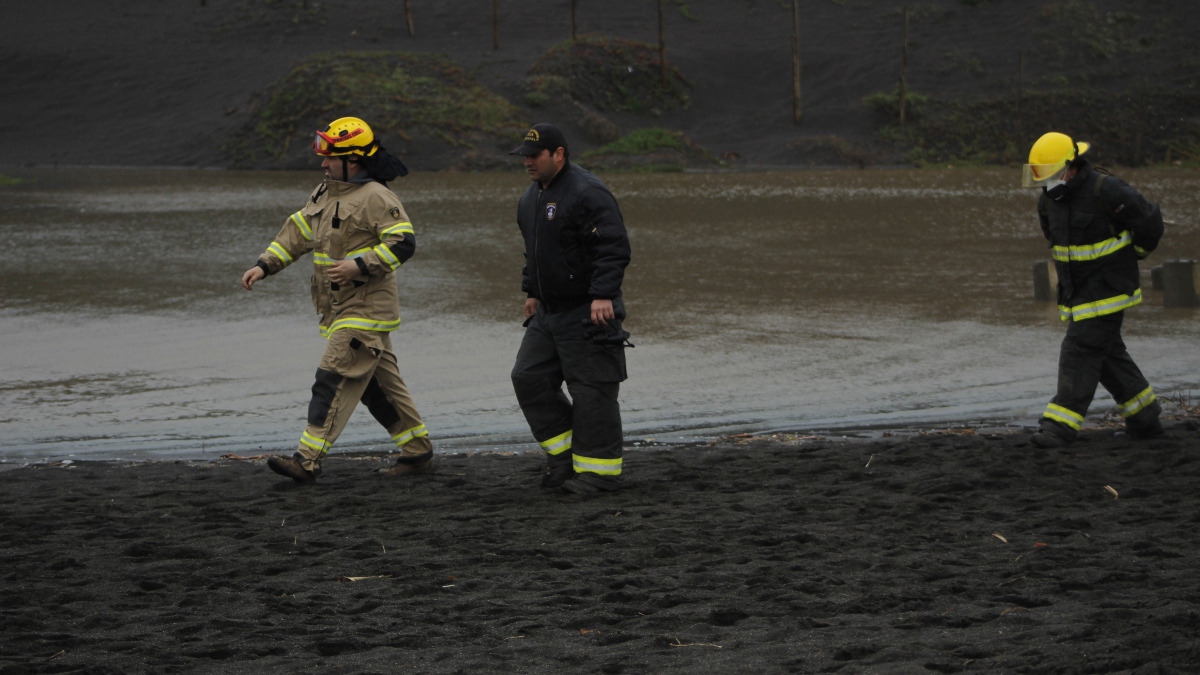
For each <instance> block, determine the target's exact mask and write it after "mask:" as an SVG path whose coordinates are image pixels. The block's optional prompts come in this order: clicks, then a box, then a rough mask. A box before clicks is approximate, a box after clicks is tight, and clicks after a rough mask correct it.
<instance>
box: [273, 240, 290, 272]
mask: <svg viewBox="0 0 1200 675" xmlns="http://www.w3.org/2000/svg"><path fill="white" fill-rule="evenodd" d="M267 252H268V253H270V254H272V255H274V256H275V257H276V258H279V262H281V263H283V266H284V267H287V266H288V265H291V264H292V261H293V258H292V256H290V255H288V252H287V249H285V248H284V247H283V244H280V243H279V242H277V241H273V242H271V245H270V246H268V247H267Z"/></svg>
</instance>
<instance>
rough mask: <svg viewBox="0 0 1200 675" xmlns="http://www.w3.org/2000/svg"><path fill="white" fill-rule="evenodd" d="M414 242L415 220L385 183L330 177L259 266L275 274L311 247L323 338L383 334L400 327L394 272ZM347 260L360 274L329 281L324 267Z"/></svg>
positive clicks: (315, 302)
mask: <svg viewBox="0 0 1200 675" xmlns="http://www.w3.org/2000/svg"><path fill="white" fill-rule="evenodd" d="M415 242H416V239H415V236H414V234H413V227H412V223H410V222H409V221H408V216H407V215H406V214H405V213H404V207H403V206H402V205H401V204H400V199H399V198H397V197H396V194H395V193H394V192H392V191H391V190H389V189H388V188H387V186H385V185H382V184H380V183H378V182H376V181H370V182H363V183H345V182H342V181H336V180H332V179H327V180H326V181H325V182H323V183H321V185H320V186H319V187H318V188H317V189H316V190H314V191H313V193H312V196H311V197H310V198H309V200H308V203H307V204H305V205H304V208H302V209H300V210H299V211H297V212H296V213H293V214H292V215H291V216H290V217H289V218H288V219H287V221H286V222H284V224H283V227H282V228H281V229H280V230H279V234H277V235H276V236H275V241H273V242H271V245H270V246H268V247H267V250H266V251H265V252H264V253H263V254H262V255H261V256H259V258H258V260H259V262H258V266H259V267H264V271H265V272H266V273H267V274H276V273H278V272H279V271H280V270H282V269H283V268H285V267H287V266H288V265H290V264H292V263H293V262H295V261H296V260H299V259H300V256H302V255H304V254H305V253H312V255H313V275H312V300H313V307H314V308H315V309H316V310H317V315H318V317H319V322H320V326H321V335H322V336H324V337H326V338H328V337H329V336H330V335H332V334H333V332H334V331H337V330H341V329H342V328H357V329H360V330H370V331H379V332H383V333H386V332H390V331H393V330H396V328H398V327H399V326H400V298H399V294H398V291H397V290H396V278H395V274H394V272H395V271H396V269H397V268H399V267H400V265H401V264H402V263H403V262H404V261H405V260H407V259H408V258H409V257H410V256H411V255H412V251H413V249H414V247H415ZM345 259H354V260H356V261H357V264H358V267H359V272H360V276H359V277H357V278H356V279H355V280H354V281H353V282H351V283H348V284H342V285H340V286H339V284H335V283H331V282H330V281H329V277H328V276H326V272H327V270H328V269H329V268H330V267H331V266H333V265H335V264H337V263H338V262H340V261H342V260H345Z"/></svg>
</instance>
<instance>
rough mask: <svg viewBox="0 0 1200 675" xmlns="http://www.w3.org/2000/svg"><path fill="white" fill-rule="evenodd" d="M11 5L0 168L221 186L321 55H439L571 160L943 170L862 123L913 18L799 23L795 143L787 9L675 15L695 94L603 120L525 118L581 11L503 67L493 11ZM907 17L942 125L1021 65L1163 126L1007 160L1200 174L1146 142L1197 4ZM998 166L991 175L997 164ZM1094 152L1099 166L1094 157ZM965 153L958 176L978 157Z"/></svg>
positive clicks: (301, 4)
mask: <svg viewBox="0 0 1200 675" xmlns="http://www.w3.org/2000/svg"><path fill="white" fill-rule="evenodd" d="M802 2H803V0H802ZM10 4H12V5H13V6H12V7H7V8H6V12H7V13H6V15H5V20H6V25H7V26H9V30H8V32H7V33H6V36H5V43H4V45H3V46H2V47H0V73H3V75H0V78H2V82H3V89H4V93H5V95H4V96H3V97H0V118H2V119H4V120H6V121H7V122H8V123H9V125H10V127H12V128H14V129H17V130H18V131H17V132H16V133H12V134H9V136H8V139H7V140H6V144H5V147H4V150H3V152H2V153H0V164H3V165H14V164H27V163H34V164H85V165H86V164H91V165H103V164H122V165H151V166H152V165H159V166H161V165H192V166H229V165H230V163H231V161H232V160H233V158H234V156H233V155H231V154H230V153H229V152H228V151H227V148H228V145H229V142H230V140H231V139H234V138H235V137H236V136H237V133H238V131H239V130H240V129H244V128H246V127H247V125H248V124H252V123H253V117H254V115H253V113H252V108H253V106H252V102H253V101H255V100H259V98H260V97H261V96H262V95H263V94H264V92H266V91H268V90H269V88H270V87H272V86H273V85H274V86H276V87H278V86H279V85H280V83H282V82H284V81H285V77H286V76H287V75H288V73H289V72H291V70H292V69H293V68H294V67H295V66H296V65H297V64H299V63H301V62H303V61H304V60H305V59H306V58H308V57H311V56H313V55H314V54H319V53H325V52H331V51H336V52H347V51H352V52H356V51H364V52H365V51H369V52H379V51H387V52H394V51H403V52H408V53H414V54H415V53H420V54H439V55H445V57H446V58H448V59H450V60H451V61H453V62H454V63H457V64H458V65H460V66H462V67H463V68H465V69H466V71H467V72H468V74H470V75H471V76H473V77H474V78H475V79H476V80H477V81H478V82H480V83H481V84H482V85H484V86H486V87H488V88H489V89H490V90H492V91H494V92H496V93H498V94H499V95H502V96H503V97H504V98H506V99H507V100H508V101H509V102H511V103H512V104H513V105H516V106H517V107H518V109H519V115H520V116H521V117H522V118H523V121H527V122H532V121H541V120H549V121H554V122H557V123H559V124H560V125H562V126H563V127H564V128H565V129H566V130H567V132H568V137H569V138H570V140H571V142H572V144H573V146H574V147H573V148H572V149H573V150H574V151H576V152H583V151H586V150H592V149H595V148H597V147H600V146H601V145H604V144H606V143H609V142H611V141H612V140H613V139H614V138H616V137H619V136H623V135H625V134H628V133H629V132H631V131H634V130H636V129H639V128H645V127H661V128H665V129H669V130H671V131H677V132H682V133H684V134H685V135H686V136H687V137H688V138H691V139H693V140H694V141H695V142H696V143H698V144H699V145H700V146H701V147H703V148H704V149H705V150H706V151H707V152H709V153H710V154H711V155H713V156H715V157H719V158H725V159H726V160H727V161H729V162H731V163H732V164H733V165H734V166H747V165H748V166H753V165H789V164H826V163H835V164H849V165H866V164H878V163H889V162H899V161H909V160H912V159H914V158H915V159H917V160H929V161H935V160H937V161H940V159H941V157H942V156H941V155H939V154H937V153H933V154H929V155H928V156H926V155H920V156H915V155H912V154H911V151H912V148H913V147H918V148H920V147H924V146H923V145H922V142H921V139H916V141H914V142H913V143H907V142H901V143H895V142H894V140H895V139H894V137H893V136H894V135H891V134H888V133H885V134H884V136H883V137H882V138H881V137H880V135H879V129H880V123H881V120H880V119H879V117H878V115H877V113H875V112H873V111H872V110H871V109H869V108H868V107H867V106H866V105H864V103H863V101H864V99H865V98H866V97H868V96H870V95H871V94H874V93H879V92H888V91H892V90H893V89H894V88H895V86H896V82H897V78H898V76H899V59H900V35H901V14H900V7H901V5H902V4H904V3H901V2H896V3H879V2H866V1H863V0H834V1H825V0H821V1H813V2H803V6H802V9H803V15H802V19H801V22H802V29H801V32H802V36H801V42H802V59H803V62H804V78H803V100H804V120H803V124H801V125H800V126H796V125H795V124H793V122H792V101H791V92H792V88H791V36H790V16H791V11H790V6H788V3H786V2H775V1H773V0H744V1H739V2H730V1H728V0H687V1H686V2H671V3H668V4H667V12H666V40H667V55H668V60H669V62H670V63H671V64H672V65H673V66H675V67H677V68H678V70H679V73H680V74H681V75H682V77H683V78H686V81H687V83H688V84H689V85H690V87H688V88H687V89H686V92H685V93H686V96H687V105H686V106H683V105H672V106H662V105H657V106H656V105H651V106H648V107H645V108H644V109H643V108H640V107H637V106H635V107H634V108H632V109H630V108H625V109H614V110H612V111H598V110H596V109H595V107H596V106H594V105H592V104H589V103H587V99H586V97H584V99H582V100H581V102H582V103H583V105H584V108H583V109H581V108H580V107H578V106H576V105H574V104H573V103H571V104H566V105H555V104H552V103H551V104H546V103H539V101H538V100H537V98H536V97H535V98H534V99H533V100H530V99H529V98H528V94H529V93H530V89H529V76H530V69H531V68H532V67H533V66H534V64H535V63H537V62H538V60H539V58H541V57H543V56H544V55H545V54H547V52H548V51H549V50H551V48H552V47H553V46H554V45H558V44H561V43H562V41H563V40H564V39H566V38H568V37H569V35H570V5H569V3H565V2H561V1H559V0H532V1H530V0H519V1H518V0H501V2H500V25H499V41H500V49H499V50H493V49H492V34H491V12H490V3H481V4H478V6H469V7H468V6H467V5H463V4H462V3H449V2H431V1H429V0H413V2H412V5H413V7H414V9H415V28H416V36H415V37H410V36H409V35H408V34H407V30H406V28H405V21H404V16H403V10H402V3H398V2H395V1H394V0H358V1H357V2H354V3H344V2H341V1H340V0H327V1H325V2H316V1H312V0H304V1H302V0H206V1H205V2H203V3H202V2H200V1H199V0H192V1H191V2H177V3H163V2H161V1H160V0H105V1H102V2H96V1H92V0H88V1H86V2H85V1H84V0H66V1H64V2H55V3H45V2H43V3H34V2H23V3H10ZM468 4H469V3H468ZM909 7H910V22H909V23H910V26H909V29H910V30H909V33H910V49H909V69H908V84H909V87H910V88H911V89H912V90H914V91H917V92H920V93H922V94H925V95H927V96H929V97H930V100H931V102H932V103H936V104H937V105H931V106H930V109H931V111H933V110H934V109H936V108H938V106H950V108H952V109H957V108H954V106H972V105H979V106H982V107H981V108H978V110H981V111H986V110H987V109H988V106H992V107H995V106H998V105H1001V104H1003V103H1004V102H1005V101H1009V100H1012V99H1013V98H1014V97H1015V94H1016V91H1017V79H1018V71H1019V69H1018V53H1023V54H1024V63H1025V69H1024V76H1023V78H1022V82H1021V86H1022V87H1023V92H1024V95H1028V96H1038V95H1047V96H1061V97H1062V99H1063V100H1065V101H1068V102H1072V103H1075V104H1078V103H1079V102H1080V101H1089V102H1090V101H1100V102H1102V103H1103V102H1104V101H1111V102H1116V103H1119V102H1120V101H1127V100H1128V101H1133V104H1134V105H1140V102H1141V100H1142V99H1141V98H1140V96H1141V95H1140V92H1142V91H1143V90H1146V91H1149V92H1150V93H1151V96H1152V100H1151V101H1150V102H1149V104H1148V106H1147V107H1149V108H1151V111H1150V113H1149V115H1141V113H1138V114H1135V115H1130V114H1129V111H1122V112H1121V114H1120V115H1116V116H1112V117H1111V119H1110V118H1109V117H1108V116H1106V115H1105V114H1104V113H1105V111H1104V110H1098V111H1089V115H1090V116H1092V117H1095V116H1096V115H1100V116H1101V117H1103V119H1100V120H1099V124H1098V127H1081V128H1078V129H1077V128H1074V125H1073V123H1072V119H1071V117H1070V116H1065V117H1064V116H1062V115H1061V114H1059V113H1061V107H1059V108H1058V109H1057V111H1056V112H1055V115H1058V116H1047V117H1039V116H1037V115H1036V114H1035V113H1034V112H1033V110H1034V108H1033V107H1030V108H1028V111H1027V113H1026V114H1025V115H1023V116H1022V123H1023V127H1022V129H1023V130H1022V132H1021V133H1019V134H1014V137H1013V139H1012V143H1013V145H1014V147H1017V148H1022V147H1025V146H1027V145H1028V144H1029V142H1031V140H1032V139H1033V138H1035V137H1036V135H1037V134H1039V133H1040V132H1041V131H1043V130H1044V129H1045V128H1048V127H1049V126H1056V127H1059V128H1060V130H1062V131H1066V132H1069V133H1076V134H1081V133H1085V132H1087V133H1090V132H1091V130H1092V128H1107V127H1114V126H1115V127H1119V128H1118V129H1117V130H1116V134H1117V135H1120V136H1122V137H1129V138H1131V139H1132V138H1133V136H1134V135H1136V134H1138V133H1140V134H1141V140H1140V141H1138V143H1137V144H1136V147H1138V148H1141V150H1140V154H1134V155H1127V154H1119V158H1120V159H1121V161H1130V162H1138V161H1145V162H1163V161H1166V159H1167V157H1166V149H1167V147H1168V146H1170V145H1171V144H1174V146H1175V148H1176V149H1175V150H1174V151H1173V154H1172V161H1175V160H1182V161H1184V162H1189V161H1191V162H1194V161H1197V158H1196V149H1197V147H1200V146H1197V145H1195V144H1192V143H1191V142H1190V141H1188V140H1187V139H1186V138H1182V139H1181V138H1179V137H1178V136H1179V135H1180V129H1183V130H1185V131H1187V130H1190V131H1187V133H1192V132H1194V131H1195V129H1196V122H1195V114H1194V113H1192V114H1190V115H1189V114H1187V111H1186V110H1184V111H1183V112H1182V113H1181V114H1180V115H1175V117H1176V118H1178V119H1174V120H1173V121H1172V122H1171V124H1154V123H1152V121H1154V120H1157V119H1158V118H1156V117H1155V115H1156V114H1157V113H1156V112H1155V110H1156V109H1157V108H1156V106H1157V103H1156V99H1154V98H1153V97H1155V96H1157V95H1158V93H1159V92H1162V93H1163V94H1164V95H1176V94H1179V95H1185V94H1194V93H1195V91H1196V88H1197V86H1198V82H1200V57H1198V56H1197V54H1196V50H1195V48H1194V36H1195V33H1196V29H1197V19H1196V12H1195V8H1194V3H1193V2H1190V0H1158V1H1156V2H1153V3H1136V4H1133V5H1131V4H1130V3H1127V2H1122V1H1121V0H1017V1H1013V2H1007V1H1006V2H999V1H997V0H978V1H976V0H971V1H969V2H968V1H965V0H929V1H928V2H921V3H909ZM578 29H579V32H580V33H588V34H602V35H607V36H610V37H615V38H620V39H622V40H632V41H636V42H641V43H647V44H650V45H656V44H657V25H656V15H655V6H654V3H649V2H645V1H643V0H614V1H613V2H605V3H581V4H580V8H579V16H578ZM635 70H637V68H636V67H635ZM627 72H628V71H627ZM418 74H419V73H418ZM641 74H642V73H640V72H639V73H638V75H639V77H640V76H641ZM1104 96H1108V97H1109V98H1104ZM1089 97H1091V98H1089ZM1096 97H1100V98H1096ZM1121 97H1124V98H1121ZM576 98H577V99H578V97H576ZM1089 105H1090V103H1089ZM1168 107H1170V106H1168ZM971 110H974V109H971ZM1172 110H1174V108H1172ZM330 112H331V113H332V112H333V111H332V110H331V111H330ZM596 113H599V114H601V115H602V117H603V119H601V120H597V119H596V118H595V117H594V114H596ZM589 114H591V115H593V116H590V117H589ZM1139 115H1141V116H1139ZM1146 119H1148V120H1150V121H1146V122H1144V123H1143V121H1142V120H1146ZM1134 124H1137V125H1138V126H1137V128H1136V129H1134V128H1131V125H1134ZM610 125H611V126H610ZM1172 125H1173V126H1172ZM1160 127H1161V128H1160ZM955 128H956V129H958V130H959V131H964V132H965V131H966V130H967V127H963V126H961V125H957V126H956V127H955ZM589 129H591V130H593V132H592V133H589V132H588V130H589ZM595 130H599V131H598V132H597V131H595ZM297 133H299V134H300V135H301V136H303V135H305V134H307V133H309V130H305V129H298V130H297ZM941 135H942V132H941V131H939V130H938V129H937V128H931V129H930V130H929V131H928V133H926V134H925V135H924V138H925V140H926V142H925V145H928V143H929V141H933V142H941V140H940V138H941ZM1193 135H1194V134H1193ZM410 137H411V138H413V139H414V140H413V141H412V142H410V141H409V140H406V139H404V138H403V137H400V136H395V137H385V139H384V140H385V142H386V143H388V145H389V147H390V149H392V150H394V151H396V152H399V153H402V154H403V155H404V158H405V161H406V162H408V163H409V164H410V165H411V166H413V167H414V168H416V169H437V168H450V167H455V166H460V165H463V157H464V151H463V149H462V147H460V146H456V145H455V144H453V143H448V142H443V141H439V142H436V143H425V142H423V140H422V139H421V138H420V137H419V136H416V135H413V134H410ZM514 140H519V139H514ZM1100 140H1102V141H1103V140H1106V139H1104V138H1101V139H1100ZM1131 142H1132V141H1131ZM993 145H994V144H989V145H988V152H989V153H991V154H989V155H988V159H987V161H992V158H993V157H995V153H993V152H992V150H994V147H993ZM477 147H479V148H481V149H482V150H481V151H485V152H486V153H494V154H493V155H492V159H493V160H494V161H495V162H499V163H502V162H505V161H511V160H509V159H508V158H506V157H505V156H504V155H503V154H500V151H499V150H497V149H496V148H498V147H500V143H499V141H496V143H495V144H494V145H489V144H487V143H479V144H477ZM1096 151H1097V153H1101V152H1102V151H1103V147H1102V145H1098V146H1096ZM959 154H961V155H962V158H965V159H966V160H968V161H974V160H975V157H976V156H977V155H978V153H974V154H972V153H969V152H968V153H959ZM1011 154H1012V153H1007V154H1003V155H1002V158H1003V159H1004V161H1011V160H1009V159H1008V157H1009V156H1011ZM1127 156H1128V157H1130V159H1128V160H1127V159H1125V157H1127ZM468 159H470V158H468ZM314 163H315V162H314ZM486 164H487V162H479V161H475V160H472V161H469V162H467V165H486ZM498 165H503V164H498Z"/></svg>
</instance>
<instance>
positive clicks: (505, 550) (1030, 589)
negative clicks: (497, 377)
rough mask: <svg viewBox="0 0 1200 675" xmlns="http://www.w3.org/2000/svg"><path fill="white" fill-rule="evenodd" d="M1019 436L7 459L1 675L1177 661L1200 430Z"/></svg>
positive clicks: (1196, 596) (1015, 668) (1114, 667)
mask: <svg viewBox="0 0 1200 675" xmlns="http://www.w3.org/2000/svg"><path fill="white" fill-rule="evenodd" d="M1025 439H1026V436H1025V435H1024V434H1022V433H1003V434H984V433H975V432H971V431H969V430H966V431H964V430H947V431H942V432H934V433H927V434H919V435H914V436H911V437H904V438H901V437H895V438H887V439H883V440H882V441H876V442H845V441H832V440H823V439H815V440H814V439H811V438H808V439H804V438H795V437H774V438H744V439H727V440H725V441H722V442H719V443H715V444H711V445H706V446H696V447H682V448H668V449H645V450H633V451H630V452H629V453H628V455H627V460H626V463H627V478H628V479H627V484H626V489H625V490H623V491H622V492H620V493H617V494H609V495H602V496H595V497H576V496H565V495H560V494H541V493H539V492H538V491H537V490H536V488H535V486H536V483H537V480H538V471H539V469H540V465H541V460H540V458H538V457H537V456H536V455H532V454H502V453H501V454H475V455H471V456H467V455H446V456H443V457H441V459H440V465H439V468H438V472H437V473H436V474H434V475H430V476H424V477H420V478H417V479H415V480H409V481H403V482H394V481H387V480H383V479H379V478H376V477H374V476H373V475H372V474H371V473H370V470H371V469H372V468H374V467H376V466H380V465H381V460H380V459H378V458H366V459H348V458H346V459H333V460H331V461H329V462H328V464H327V469H326V473H325V476H324V477H323V478H322V480H321V482H320V483H319V484H317V485H315V486H299V485H294V484H292V483H290V482H285V481H281V480H279V479H278V478H277V477H276V476H274V475H272V474H270V473H269V472H268V471H267V470H266V468H265V467H264V466H262V463H261V461H230V460H221V461H217V462H211V463H207V462H206V463H193V462H187V463H182V462H181V463H141V464H130V463H76V464H72V465H69V466H62V465H57V466H48V465H36V466H29V467H25V468H20V469H14V470H8V471H4V472H0V480H2V481H3V485H4V488H3V490H2V491H0V551H2V553H0V561H2V563H3V564H2V566H0V577H2V578H3V584H2V585H0V673H6V674H7V673H13V674H15V673H93V674H100V673H185V672H186V673H191V672H220V673H256V674H262V673H296V672H334V673H391V672H413V673H488V672H496V673H499V672H506V673H507V672H529V673H553V672H572V673H661V672H689V673H690V672H738V673H780V672H805V673H807V672H834V671H840V672H887V673H896V672H903V673H915V672H930V671H932V672H942V673H952V672H959V671H966V672H970V671H976V670H993V671H1000V672H1013V673H1129V672H1135V673H1138V674H1139V675H1145V674H1147V673H1192V672H1197V671H1198V670H1200V640H1198V639H1197V628H1196V626H1197V624H1198V623H1200V575H1197V572H1196V570H1197V567H1198V562H1200V527H1198V524H1200V491H1197V489H1196V488H1197V477H1198V476H1200V421H1197V420H1196V419H1195V418H1190V419H1183V420H1177V421H1173V422H1172V423H1170V425H1169V426H1168V432H1167V435H1166V437H1164V438H1162V439H1158V440H1154V441H1145V442H1138V443H1132V442H1129V441H1127V440H1123V439H1114V438H1113V437H1112V435H1111V430H1099V429H1098V430H1093V431H1089V432H1087V433H1085V435H1084V437H1083V439H1082V440H1081V442H1079V443H1077V444H1076V445H1074V446H1072V447H1070V448H1069V449H1067V450H1063V451H1050V452H1047V451H1041V450H1037V449H1036V448H1034V447H1033V446H1031V445H1030V444H1029V443H1028V442H1027V441H1026V440H1025ZM1109 488H1112V490H1111V491H1110V490H1109ZM1114 491H1115V494H1114ZM361 577H366V578H361Z"/></svg>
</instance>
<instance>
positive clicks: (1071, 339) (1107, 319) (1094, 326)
mask: <svg viewBox="0 0 1200 675" xmlns="http://www.w3.org/2000/svg"><path fill="white" fill-rule="evenodd" d="M1123 318H1124V314H1120V313H1118V314H1111V315H1108V316H1100V317H1096V318H1092V319H1088V320H1087V321H1072V322H1070V324H1068V325H1067V334H1066V335H1065V336H1064V337H1063V341H1062V346H1061V348H1060V349H1059V355H1058V385H1057V391H1056V392H1055V394H1054V398H1052V399H1050V405H1048V406H1046V410H1045V412H1044V413H1043V414H1042V419H1041V422H1040V423H1039V426H1041V427H1042V428H1043V429H1045V430H1047V431H1049V432H1051V433H1054V434H1055V435H1058V436H1061V437H1062V438H1064V439H1067V440H1072V439H1074V438H1075V437H1076V436H1077V435H1078V434H1079V429H1080V427H1082V426H1083V420H1084V417H1086V416H1087V411H1088V408H1089V407H1091V405H1092V398H1093V397H1094V396H1095V395H1096V387H1097V386H1099V385H1100V382H1101V381H1102V379H1103V378H1104V373H1105V369H1106V364H1108V363H1109V362H1110V361H1111V360H1112V358H1113V355H1114V354H1115V353H1118V352H1122V351H1123V343H1121V323H1122V321H1123ZM1106 386H1107V385H1106ZM1144 387H1145V385H1142V386H1141V387H1138V388H1137V389H1132V390H1131V391H1140V390H1141V389H1143V388H1144ZM1110 391H1111V390H1110Z"/></svg>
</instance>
